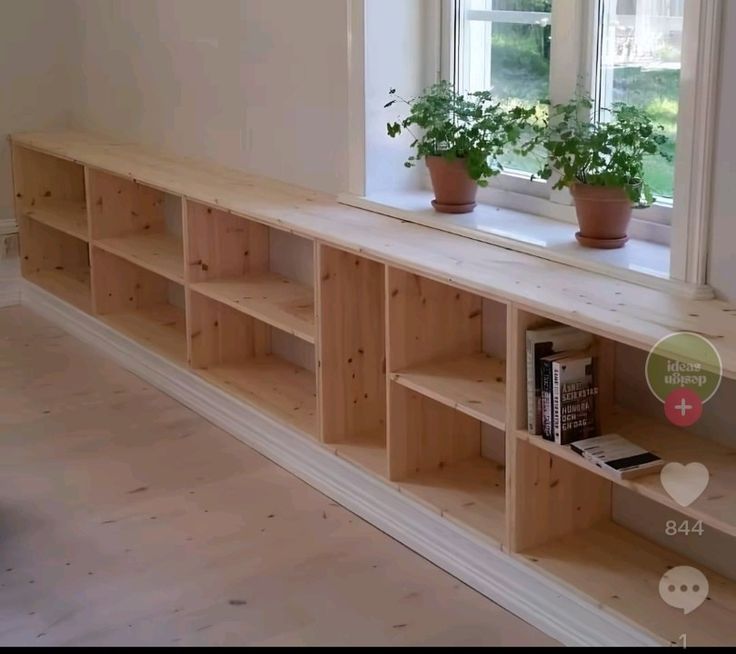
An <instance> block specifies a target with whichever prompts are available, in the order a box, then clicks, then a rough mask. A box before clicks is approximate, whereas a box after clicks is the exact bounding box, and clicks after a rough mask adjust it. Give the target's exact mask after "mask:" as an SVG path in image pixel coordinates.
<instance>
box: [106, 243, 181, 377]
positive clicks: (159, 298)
mask: <svg viewBox="0 0 736 654" xmlns="http://www.w3.org/2000/svg"><path fill="white" fill-rule="evenodd" d="M92 266H93V270H94V275H93V282H92V284H93V298H94V310H95V314H97V316H98V317H100V319H102V320H103V321H104V322H106V323H107V324H109V325H110V326H112V327H114V328H115V329H117V330H118V331H120V332H122V333H123V334H125V335H126V336H128V337H130V338H132V339H133V340H136V341H138V342H141V343H143V344H145V345H146V346H147V347H149V348H151V349H152V350H153V351H155V352H156V353H158V354H160V355H162V356H165V357H167V358H169V359H171V360H173V361H175V362H177V363H181V364H185V363H186V360H187V341H186V319H185V313H186V312H185V297H184V295H185V293H184V287H183V286H181V285H180V284H176V283H175V282H172V281H171V280H169V279H167V278H166V277H162V276H161V275H157V274H156V273H153V272H151V271H150V270H147V269H146V268H143V267H141V266H137V265H135V264H133V263H131V262H130V261H128V260H127V259H124V258H122V257H118V256H116V255H114V254H111V253H109V252H107V251H105V250H102V249H99V248H97V247H94V248H93V249H92Z"/></svg>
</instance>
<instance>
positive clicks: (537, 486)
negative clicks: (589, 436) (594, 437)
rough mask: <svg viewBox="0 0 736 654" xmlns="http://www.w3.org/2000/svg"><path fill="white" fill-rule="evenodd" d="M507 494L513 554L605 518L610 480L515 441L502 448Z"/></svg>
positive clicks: (607, 517) (609, 498)
mask: <svg viewBox="0 0 736 654" xmlns="http://www.w3.org/2000/svg"><path fill="white" fill-rule="evenodd" d="M507 456H508V457H510V461H509V464H508V465H507V468H508V469H509V471H510V473H509V474H510V476H511V486H512V488H511V492H512V493H513V509H511V510H513V519H512V520H510V523H509V527H510V528H509V548H510V549H511V551H514V552H518V551H523V550H525V549H528V548H530V547H534V546H536V545H540V544H543V543H546V542H548V541H550V540H554V539H555V538H559V537H561V536H564V535H566V534H569V533H572V532H574V531H577V530H579V529H585V528H586V527H590V526H591V525H594V524H596V523H598V522H600V521H602V520H607V519H609V518H610V515H611V482H610V481H608V480H606V479H603V478H601V477H599V476H598V475H594V474H581V471H580V469H579V468H578V467H577V466H575V465H574V464H572V463H570V462H568V461H566V460H564V459H562V458H560V457H557V456H554V455H552V454H550V453H548V452H545V451H543V450H540V449H538V448H536V447H533V446H532V445H530V444H529V443H527V442H525V441H523V440H520V439H516V440H515V442H513V444H511V446H510V447H508V449H507ZM510 508H511V507H510Z"/></svg>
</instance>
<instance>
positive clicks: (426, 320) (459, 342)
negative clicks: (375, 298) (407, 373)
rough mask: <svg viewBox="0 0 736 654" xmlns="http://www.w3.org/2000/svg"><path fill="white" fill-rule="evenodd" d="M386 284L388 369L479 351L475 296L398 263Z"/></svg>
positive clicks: (478, 313) (478, 309)
mask: <svg viewBox="0 0 736 654" xmlns="http://www.w3.org/2000/svg"><path fill="white" fill-rule="evenodd" d="M386 289H387V294H388V365H389V370H390V371H391V372H398V371H400V370H403V369H405V368H410V367H412V366H415V365H417V364H422V363H428V362H430V361H433V360H435V359H445V358H449V357H452V356H457V355H462V354H472V353H475V352H480V351H481V349H482V342H481V326H482V321H481V317H482V311H481V298H480V297H479V296H477V295H474V294H472V293H467V292H465V291H461V290H460V289H457V288H453V287H452V286H448V285H446V284H440V283H438V282H435V281H432V280H431V279H427V278H425V277H421V276H419V275H414V274H412V273H408V272H405V271H403V270H398V269H396V268H389V270H388V279H387V286H386Z"/></svg>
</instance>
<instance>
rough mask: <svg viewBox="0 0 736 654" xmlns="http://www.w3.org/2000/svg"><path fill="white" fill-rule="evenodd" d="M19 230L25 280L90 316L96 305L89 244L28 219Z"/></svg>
mask: <svg viewBox="0 0 736 654" xmlns="http://www.w3.org/2000/svg"><path fill="white" fill-rule="evenodd" d="M19 227H20V236H21V238H20V253H21V273H22V275H23V277H24V278H25V279H27V280H29V281H31V282H33V283H34V284H37V285H38V286H40V287H42V288H44V289H45V290H47V291H49V292H50V293H53V294H54V295H56V296H58V297H60V298H61V299H63V300H66V301H67V302H69V303H70V304H72V305H74V306H75V307H77V308H78V309H81V310H82V311H86V312H87V313H90V312H91V309H92V304H91V290H90V262H89V248H88V246H87V243H86V242H85V241H82V240H80V239H77V238H74V237H72V236H69V235H68V234H66V233H65V232H60V231H57V230H55V229H52V228H50V227H47V226H46V225H45V224H43V223H39V222H36V221H34V220H32V219H30V218H28V217H27V216H20V219H19Z"/></svg>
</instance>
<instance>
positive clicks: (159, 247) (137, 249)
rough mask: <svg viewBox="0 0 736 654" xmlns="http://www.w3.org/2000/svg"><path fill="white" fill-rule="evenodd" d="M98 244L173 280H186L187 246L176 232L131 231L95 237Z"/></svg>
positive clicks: (182, 281)
mask: <svg viewBox="0 0 736 654" xmlns="http://www.w3.org/2000/svg"><path fill="white" fill-rule="evenodd" d="M94 245H95V247H98V248H100V249H101V250H105V251H106V252H110V253H111V254H115V255H117V256H119V257H121V258H123V259H125V260H127V261H130V262H131V263H134V264H136V265H138V266H140V267H141V268H145V269H146V270H150V271H151V272H154V273H156V274H157V275H161V276H162V277H166V278H167V279H170V280H171V281H173V282H177V283H178V284H183V283H184V246H183V244H182V241H181V239H179V238H178V237H176V236H174V235H173V234H168V233H164V232H154V233H147V234H128V235H126V236H116V237H114V238H103V239H99V240H95V241H94Z"/></svg>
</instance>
